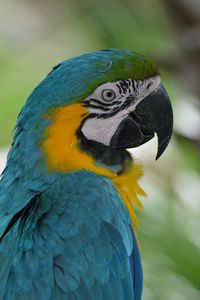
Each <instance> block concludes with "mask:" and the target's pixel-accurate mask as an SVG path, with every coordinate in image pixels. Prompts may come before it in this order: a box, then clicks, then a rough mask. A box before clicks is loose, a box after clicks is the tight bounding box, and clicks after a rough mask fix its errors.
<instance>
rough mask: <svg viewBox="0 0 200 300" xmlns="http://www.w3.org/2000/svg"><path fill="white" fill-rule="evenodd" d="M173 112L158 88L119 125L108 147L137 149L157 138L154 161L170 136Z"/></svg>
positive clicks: (167, 142)
mask: <svg viewBox="0 0 200 300" xmlns="http://www.w3.org/2000/svg"><path fill="white" fill-rule="evenodd" d="M172 130H173V112H172V107H171V103H170V99H169V97H168V95H167V92H166V91H165V89H164V87H163V86H162V85H161V84H160V85H159V86H158V88H157V89H156V90H155V91H154V92H153V93H151V94H149V95H148V96H147V97H146V98H144V99H143V100H142V101H141V102H140V103H139V104H138V105H137V106H136V108H135V110H134V111H133V112H131V113H130V115H129V116H128V117H126V118H125V119H124V120H123V121H122V122H121V123H120V124H119V127H118V129H117V131H116V132H115V134H114V135H113V137H112V139H111V142H110V147H113V148H115V149H125V148H126V149H127V148H134V147H138V146H140V145H142V144H144V143H146V142H147V141H149V140H150V139H152V138H153V137H154V134H156V135H157V137H158V151H157V155H156V159H158V158H159V157H160V156H161V154H162V153H163V152H164V151H165V149H166V147H167V145H168V144H169V141H170V139H171V136H172Z"/></svg>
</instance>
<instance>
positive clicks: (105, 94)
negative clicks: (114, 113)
mask: <svg viewBox="0 0 200 300" xmlns="http://www.w3.org/2000/svg"><path fill="white" fill-rule="evenodd" d="M115 97H116V95H115V92H114V91H113V90H103V91H102V98H103V100H105V101H112V100H113V99H115Z"/></svg>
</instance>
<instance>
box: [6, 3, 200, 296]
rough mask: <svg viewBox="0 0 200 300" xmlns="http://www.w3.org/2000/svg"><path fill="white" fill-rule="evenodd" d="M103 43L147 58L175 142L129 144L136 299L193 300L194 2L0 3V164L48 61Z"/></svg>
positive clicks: (196, 159) (198, 121)
mask: <svg viewBox="0 0 200 300" xmlns="http://www.w3.org/2000/svg"><path fill="white" fill-rule="evenodd" d="M105 48H122V49H132V50H135V51H137V52H141V53H143V54H146V55H148V56H150V57H151V58H153V59H154V60H155V61H156V62H157V64H158V65H159V66H160V71H161V74H162V80H163V83H164V85H165V87H166V89H167V91H168V93H169V95H170V98H171V100H172V104H173V108H174V117H175V130H174V136H173V140H172V142H171V144H170V146H169V147H168V149H167V151H166V153H165V154H164V155H163V157H162V158H161V159H160V160H159V161H158V162H155V160H154V158H155V151H156V149H155V147H156V141H153V142H150V143H148V144H147V145H144V146H142V147H140V148H138V149H136V150H135V151H133V155H134V156H135V157H137V158H138V159H139V160H141V161H143V164H144V166H145V173H146V174H145V177H144V179H142V182H141V184H142V186H143V188H144V189H145V190H146V191H147V193H148V199H147V200H146V199H142V201H143V204H144V207H145V210H144V211H143V212H138V214H139V220H140V230H139V231H140V233H139V235H140V240H141V252H142V259H143V267H144V296H143V299H144V300H161V299H162V300H169V299H170V300H199V299H200V180H199V178H200V177H199V172H200V155H199V150H200V115H199V108H200V101H199V99H200V1H199V0H190V1H188V0H160V1H159V0H146V1H145V0H101V1H100V0H96V1H95V0H71V1H70V0H66V1H64V0H56V1H54V0H46V1H41V0H40V1H39V0H34V1H27V0H26V1H23V0H17V1H16V0H5V1H1V9H0V169H3V166H4V165H5V159H6V153H7V150H8V148H9V145H10V143H11V141H12V133H13V127H14V124H15V122H16V118H17V115H18V113H19V111H20V109H21V107H22V105H23V104H24V103H25V100H26V98H27V96H28V95H29V94H30V92H31V91H32V89H33V88H34V87H35V86H36V85H37V84H38V82H39V81H41V79H42V78H43V77H44V76H45V75H46V74H47V72H49V71H50V69H51V67H52V66H54V65H56V64H57V63H59V62H60V61H62V60H64V59H66V58H69V57H71V56H75V55H79V54H82V53H85V52H89V51H94V50H97V49H105Z"/></svg>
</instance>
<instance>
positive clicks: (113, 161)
mask: <svg viewBox="0 0 200 300" xmlns="http://www.w3.org/2000/svg"><path fill="white" fill-rule="evenodd" d="M85 115H86V111H85V108H84V107H83V106H81V104H74V105H71V106H66V107H60V108H58V109H56V110H55V111H54V113H53V114H51V115H49V116H46V117H48V119H50V121H51V122H50V125H49V126H48V127H47V128H46V130H45V132H44V140H43V142H42V149H43V152H44V154H45V159H46V164H47V166H48V172H54V171H56V172H59V173H68V172H75V171H79V170H83V169H85V170H88V171H90V172H94V173H96V174H98V175H101V176H105V177H107V178H109V179H110V180H111V181H112V182H113V185H114V187H115V189H116V190H117V192H118V193H119V194H120V195H121V197H122V199H123V201H124V203H125V205H126V206H127V208H128V210H129V214H130V216H131V219H132V221H133V224H137V218H136V216H135V212H134V208H133V204H136V205H137V206H138V207H142V205H141V203H140V201H139V200H138V197H137V195H138V194H141V195H144V192H143V190H142V189H141V188H140V187H139V185H138V183H137V181H138V179H139V178H140V177H141V175H142V170H141V167H140V165H138V164H136V163H135V162H133V160H132V158H131V156H130V154H129V153H128V152H127V151H126V150H115V149H111V148H109V147H107V146H104V145H102V144H99V143H96V142H91V141H88V140H86V139H84V138H82V139H80V137H79V136H77V128H78V127H79V126H80V123H81V120H82V118H83V117H84V116H85Z"/></svg>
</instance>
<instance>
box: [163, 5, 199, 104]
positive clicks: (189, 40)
mask: <svg viewBox="0 0 200 300" xmlns="http://www.w3.org/2000/svg"><path fill="white" fill-rule="evenodd" d="M163 3H164V5H165V7H166V9H167V11H168V15H169V17H170V19H171V21H172V24H173V28H172V30H173V32H174V34H175V35H176V37H177V44H178V49H179V51H178V55H177V57H175V59H174V60H173V61H171V62H169V66H171V65H173V67H172V68H173V69H174V68H175V69H176V71H177V73H178V75H179V76H180V77H181V78H182V79H183V81H184V82H185V84H186V86H188V87H189V89H190V90H191V92H192V93H193V94H196V96H197V97H198V98H199V99H200V85H199V76H200V39H199V36H200V2H199V0H190V1H187V0H163ZM170 59H171V58H170Z"/></svg>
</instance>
